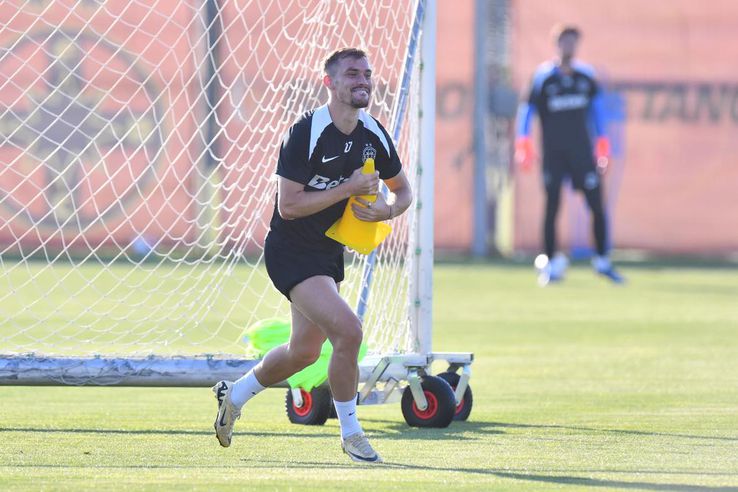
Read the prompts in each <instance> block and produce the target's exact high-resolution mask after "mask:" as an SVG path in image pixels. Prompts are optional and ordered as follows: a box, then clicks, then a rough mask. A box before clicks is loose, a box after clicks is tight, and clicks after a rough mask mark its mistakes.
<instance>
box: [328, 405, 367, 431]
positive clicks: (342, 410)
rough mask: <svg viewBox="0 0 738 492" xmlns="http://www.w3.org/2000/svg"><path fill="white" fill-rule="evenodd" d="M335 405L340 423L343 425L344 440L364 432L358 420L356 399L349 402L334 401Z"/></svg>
mask: <svg viewBox="0 0 738 492" xmlns="http://www.w3.org/2000/svg"><path fill="white" fill-rule="evenodd" d="M333 405H334V406H335V407H336V415H337V416H338V423H339V424H341V437H342V438H346V437H348V436H350V435H352V434H356V433H357V432H362V430H361V424H359V419H358V418H356V398H353V399H351V400H349V401H337V400H333Z"/></svg>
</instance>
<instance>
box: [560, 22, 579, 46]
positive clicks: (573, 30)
mask: <svg viewBox="0 0 738 492" xmlns="http://www.w3.org/2000/svg"><path fill="white" fill-rule="evenodd" d="M569 35H571V36H574V37H575V38H577V39H579V38H581V37H582V31H580V30H579V28H578V27H577V26H574V25H571V24H568V25H559V26H556V27H554V28H553V36H554V39H555V40H556V41H557V42H558V41H561V38H563V37H564V36H569Z"/></svg>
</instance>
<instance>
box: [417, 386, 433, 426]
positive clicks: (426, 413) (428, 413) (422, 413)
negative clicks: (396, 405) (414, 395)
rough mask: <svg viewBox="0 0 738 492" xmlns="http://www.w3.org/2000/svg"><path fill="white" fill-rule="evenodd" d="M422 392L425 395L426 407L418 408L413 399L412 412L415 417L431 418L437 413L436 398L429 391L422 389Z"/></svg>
mask: <svg viewBox="0 0 738 492" xmlns="http://www.w3.org/2000/svg"><path fill="white" fill-rule="evenodd" d="M423 394H424V395H425V400H426V401H427V402H428V408H426V409H425V410H421V409H419V408H418V406H417V405H416V404H415V400H413V413H414V414H415V416H416V417H418V418H421V419H424V420H425V419H430V418H433V417H434V416H435V415H436V413H438V399H437V398H436V395H434V394H433V393H431V392H430V391H427V390H423Z"/></svg>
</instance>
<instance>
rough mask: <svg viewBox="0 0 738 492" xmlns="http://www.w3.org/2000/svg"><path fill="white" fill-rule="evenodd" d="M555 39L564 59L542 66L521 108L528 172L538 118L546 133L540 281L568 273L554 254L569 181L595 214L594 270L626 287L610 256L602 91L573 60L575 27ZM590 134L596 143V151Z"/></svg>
mask: <svg viewBox="0 0 738 492" xmlns="http://www.w3.org/2000/svg"><path fill="white" fill-rule="evenodd" d="M555 38H556V42H557V45H558V50H559V58H558V59H557V60H554V61H550V62H546V63H543V64H542V65H541V66H540V67H539V68H538V69H537V71H536V73H535V75H534V76H533V82H532V84H531V89H530V94H529V97H528V101H527V102H524V103H523V104H521V107H520V110H519V112H518V122H517V139H516V144H515V160H516V161H517V162H518V164H519V165H520V166H521V167H522V169H523V170H529V169H530V167H531V165H532V161H533V159H534V151H533V144H532V142H531V139H530V128H531V121H532V118H533V116H534V114H535V113H538V115H539V117H540V119H541V130H542V134H543V182H544V186H545V190H546V211H545V219H544V233H543V235H544V248H545V256H539V257H538V258H536V268H537V269H538V273H539V276H538V281H539V283H540V284H541V285H547V284H548V283H549V282H550V281H556V280H561V279H562V278H563V276H564V273H565V270H566V265H567V263H568V262H567V260H566V256H564V255H563V254H555V253H556V215H557V213H558V211H559V204H560V197H561V185H562V182H563V180H564V178H567V177H569V178H571V181H572V184H573V186H574V188H575V189H577V190H580V191H581V192H582V193H584V196H585V198H586V200H587V205H588V206H589V209H590V210H591V212H592V226H593V233H594V239H595V245H596V251H597V254H596V256H594V258H593V259H592V265H593V267H594V269H595V271H596V272H597V273H599V274H601V275H604V276H605V277H607V278H609V279H610V280H612V281H613V282H616V283H621V282H623V280H624V279H623V277H622V276H621V275H620V274H619V273H618V272H617V271H616V270H615V268H614V267H613V266H612V263H611V262H610V258H609V256H608V246H607V245H608V237H607V235H608V230H607V228H608V226H607V221H606V218H605V211H604V206H603V198H602V180H601V175H602V174H604V173H605V171H606V169H607V165H608V163H609V153H610V144H609V141H608V139H607V137H606V136H605V125H604V111H603V107H602V97H601V93H600V89H599V87H598V84H597V81H596V80H595V78H594V72H593V70H592V68H591V67H589V66H588V65H585V64H583V63H580V62H578V61H575V60H574V54H575V52H576V48H577V44H578V42H579V38H580V32H579V29H577V28H576V27H572V26H567V27H564V28H561V29H560V30H558V31H557V32H556V34H555ZM590 131H592V132H593V133H594V136H595V138H596V145H595V151H594V152H593V149H592V136H591V133H590ZM595 154H596V156H597V164H596V165H595V162H594V158H593V156H594V155H595Z"/></svg>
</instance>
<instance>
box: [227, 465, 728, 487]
mask: <svg viewBox="0 0 738 492" xmlns="http://www.w3.org/2000/svg"><path fill="white" fill-rule="evenodd" d="M241 461H243V462H249V468H274V467H288V468H307V469H315V468H332V469H344V470H352V469H353V470H355V469H356V468H357V465H354V464H350V463H349V464H336V463H320V462H304V461H297V462H295V461H291V462H289V463H287V462H282V461H264V460H250V459H246V458H241ZM364 466H367V465H364ZM369 466H371V467H372V468H376V469H377V470H382V469H385V470H386V469H388V468H389V469H396V470H418V471H425V472H455V473H469V474H472V475H487V476H494V477H499V478H507V479H511V480H522V481H532V482H541V483H552V484H561V485H580V486H584V487H609V488H621V489H641V490H669V491H677V492H681V491H712V492H723V491H724V492H729V491H730V492H736V491H738V488H737V487H732V486H720V485H716V486H712V485H694V484H678V483H677V484H674V483H655V482H629V481H626V480H606V479H598V478H587V477H577V476H570V475H544V474H534V473H530V472H528V471H527V470H521V472H517V471H514V470H512V471H511V470H509V469H505V470H495V469H492V468H489V469H487V468H464V467H459V468H446V467H434V466H420V465H410V464H403V463H381V464H375V465H369ZM595 471H596V472H599V473H613V472H620V473H658V474H665V475H672V474H674V475H676V474H689V473H680V472H669V471H648V472H645V471H642V470H620V471H618V470H614V471H612V470H595ZM584 472H585V473H591V472H592V471H591V470H587V471H584ZM694 475H703V473H700V472H695V473H694ZM705 475H711V474H710V473H707V474H705ZM712 475H715V474H712ZM717 475H725V476H733V475H734V474H729V473H720V474H717Z"/></svg>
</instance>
